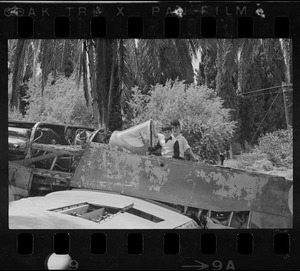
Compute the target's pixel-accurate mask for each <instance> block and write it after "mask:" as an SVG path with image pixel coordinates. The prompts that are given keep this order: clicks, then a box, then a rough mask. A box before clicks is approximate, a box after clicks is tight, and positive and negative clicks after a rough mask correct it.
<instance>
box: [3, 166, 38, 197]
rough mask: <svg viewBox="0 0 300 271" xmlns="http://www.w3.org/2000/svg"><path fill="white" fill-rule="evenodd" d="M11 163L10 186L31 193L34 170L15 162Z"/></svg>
mask: <svg viewBox="0 0 300 271" xmlns="http://www.w3.org/2000/svg"><path fill="white" fill-rule="evenodd" d="M8 163H9V171H8V172H9V174H8V175H9V184H10V185H12V186H15V187H18V188H21V189H23V190H26V191H28V192H29V191H30V189H31V182H32V176H33V173H32V168H29V167H25V166H22V165H19V164H17V163H14V162H8Z"/></svg>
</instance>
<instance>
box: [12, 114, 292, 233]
mask: <svg viewBox="0 0 300 271" xmlns="http://www.w3.org/2000/svg"><path fill="white" fill-rule="evenodd" d="M151 127H152V125H151V120H150V121H147V122H145V123H142V124H140V125H138V126H134V127H131V128H129V129H127V130H124V131H115V132H113V133H112V135H109V134H106V133H105V132H104V131H101V130H95V129H93V128H90V127H79V126H65V125H59V124H47V123H41V122H39V123H29V122H20V121H12V122H9V128H8V132H9V139H8V141H9V145H8V147H9V189H10V200H16V199H19V198H20V197H28V196H37V195H46V194H47V193H50V192H52V191H57V190H66V189H73V188H80V189H82V188H83V189H89V190H98V191H112V192H117V193H120V194H124V195H128V196H133V197H137V198H142V199H147V200H152V201H155V202H157V203H161V204H164V205H168V206H169V207H172V208H174V209H176V210H177V211H178V212H181V213H183V214H185V215H187V216H189V217H191V218H193V219H194V220H195V221H196V222H197V223H198V224H199V225H200V226H201V227H202V228H291V227H292V204H291V202H292V181H291V180H286V179H285V178H283V177H279V176H274V175H267V174H262V173H256V172H249V171H244V170H238V169H233V168H226V167H222V166H213V165H208V164H204V163H200V162H198V163H195V162H191V161H180V160H176V159H172V158H164V157H161V156H152V155H148V154H147V147H148V146H150V145H152V144H153V143H154V138H153V137H152V131H151Z"/></svg>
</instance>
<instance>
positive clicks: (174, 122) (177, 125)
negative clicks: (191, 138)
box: [170, 120, 180, 127]
mask: <svg viewBox="0 0 300 271" xmlns="http://www.w3.org/2000/svg"><path fill="white" fill-rule="evenodd" d="M170 125H171V126H173V127H180V122H179V120H172V121H171V122H170Z"/></svg>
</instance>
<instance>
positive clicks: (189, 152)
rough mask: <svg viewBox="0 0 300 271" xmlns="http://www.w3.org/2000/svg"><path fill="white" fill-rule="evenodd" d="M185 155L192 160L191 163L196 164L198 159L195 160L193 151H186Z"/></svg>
mask: <svg viewBox="0 0 300 271" xmlns="http://www.w3.org/2000/svg"><path fill="white" fill-rule="evenodd" d="M185 153H186V154H187V155H189V156H190V157H191V160H192V161H195V162H198V159H197V158H196V156H195V155H194V153H193V151H192V149H191V148H189V149H187V150H186V151H185Z"/></svg>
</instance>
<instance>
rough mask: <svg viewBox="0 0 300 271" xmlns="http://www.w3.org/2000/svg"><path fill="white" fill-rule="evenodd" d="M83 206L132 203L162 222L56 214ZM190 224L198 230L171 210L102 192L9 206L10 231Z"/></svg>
mask: <svg viewBox="0 0 300 271" xmlns="http://www.w3.org/2000/svg"><path fill="white" fill-rule="evenodd" d="M81 203H89V204H93V205H99V206H111V207H114V208H124V207H125V206H128V205H130V204H132V203H133V204H134V205H133V208H135V209H137V210H141V211H144V212H146V213H149V214H151V215H154V216H157V217H159V218H161V219H162V221H161V222H152V221H149V220H147V219H144V218H141V217H139V216H136V215H133V214H131V213H128V212H124V213H122V212H120V213H118V214H116V215H115V216H113V217H112V218H111V219H108V220H106V221H103V223H102V222H101V223H100V224H99V223H96V222H93V221H89V220H86V219H83V218H80V217H75V216H71V215H67V214H63V213H59V212H55V211H53V210H54V209H56V208H62V207H65V206H70V205H74V204H81ZM191 221H192V222H193V223H194V225H195V227H196V225H197V224H196V222H195V221H193V220H192V219H191V218H189V217H187V216H184V215H182V214H179V213H177V212H175V211H173V210H170V209H168V208H164V207H162V206H159V205H156V204H154V203H151V202H148V201H144V200H141V199H138V198H133V197H128V196H123V195H119V194H115V193H107V192H100V191H84V190H72V191H59V192H53V193H50V194H48V195H46V196H43V197H29V198H25V199H21V200H18V201H13V202H10V203H9V228H10V229H28V228H29V229H78V228H83V229H172V228H176V227H179V226H181V225H183V224H185V223H188V222H191Z"/></svg>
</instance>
